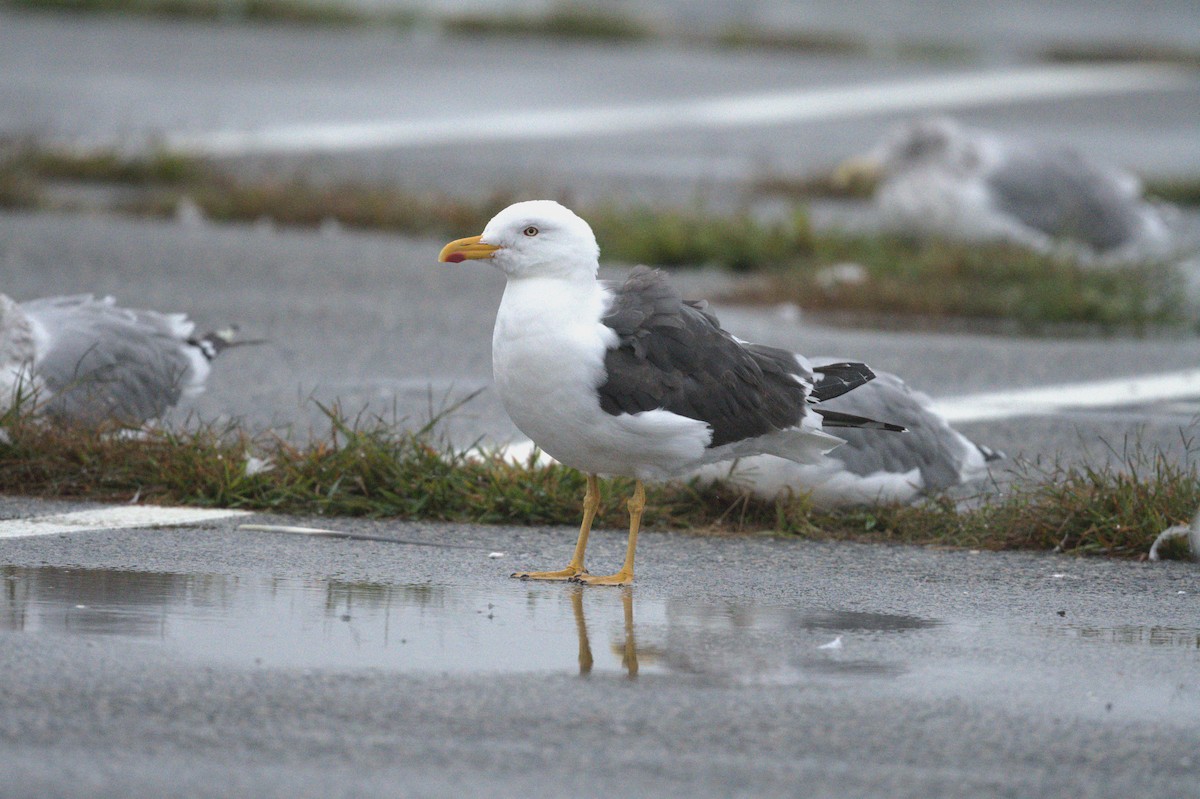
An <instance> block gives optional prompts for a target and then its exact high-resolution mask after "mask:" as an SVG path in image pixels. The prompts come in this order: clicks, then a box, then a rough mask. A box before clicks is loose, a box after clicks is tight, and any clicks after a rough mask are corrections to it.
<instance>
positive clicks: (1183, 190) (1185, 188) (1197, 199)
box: [1145, 176, 1200, 206]
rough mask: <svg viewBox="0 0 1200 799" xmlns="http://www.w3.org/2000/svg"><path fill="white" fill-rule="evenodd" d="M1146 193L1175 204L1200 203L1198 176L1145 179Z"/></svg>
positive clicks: (1199, 181)
mask: <svg viewBox="0 0 1200 799" xmlns="http://www.w3.org/2000/svg"><path fill="white" fill-rule="evenodd" d="M1145 183H1146V195H1147V196H1149V197H1154V198H1157V199H1159V200H1165V201H1166V202H1169V203H1175V204H1176V205H1190V206H1194V205H1200V176H1192V177H1178V178H1158V179H1153V180H1147V181H1145Z"/></svg>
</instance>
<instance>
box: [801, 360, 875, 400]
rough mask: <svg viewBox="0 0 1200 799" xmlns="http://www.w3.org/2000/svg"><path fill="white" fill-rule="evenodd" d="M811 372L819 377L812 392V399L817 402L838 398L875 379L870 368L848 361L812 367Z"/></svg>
mask: <svg viewBox="0 0 1200 799" xmlns="http://www.w3.org/2000/svg"><path fill="white" fill-rule="evenodd" d="M813 372H814V373H815V374H816V375H819V376H820V377H819V378H818V379H817V381H816V382H815V383H814V384H813V390H812V397H813V399H815V400H817V401H818V402H824V401H825V400H831V399H833V398H834V397H840V396H842V395H843V394H845V393H846V392H848V391H853V390H854V389H856V388H858V387H859V386H862V385H865V384H867V383H869V382H871V381H872V380H874V379H875V373H874V372H872V371H871V367H869V366H867V365H866V364H865V363H856V362H850V361H846V362H843V363H830V364H823V365H821V366H814V367H813Z"/></svg>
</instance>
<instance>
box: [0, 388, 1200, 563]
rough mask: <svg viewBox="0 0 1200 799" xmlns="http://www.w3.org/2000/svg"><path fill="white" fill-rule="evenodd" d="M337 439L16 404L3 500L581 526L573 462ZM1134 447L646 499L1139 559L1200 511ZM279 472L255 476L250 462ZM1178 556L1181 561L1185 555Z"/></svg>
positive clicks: (340, 422)
mask: <svg viewBox="0 0 1200 799" xmlns="http://www.w3.org/2000/svg"><path fill="white" fill-rule="evenodd" d="M325 411H326V415H327V418H328V421H329V427H328V430H327V431H326V432H325V433H324V434H322V435H318V436H315V437H313V438H312V439H311V440H310V441H308V442H307V443H304V444H296V443H294V442H290V441H287V440H284V439H282V438H279V437H276V436H271V435H252V434H251V433H249V432H247V431H245V430H242V429H239V428H237V427H226V428H220V429H218V428H213V427H210V426H199V427H198V428H197V429H193V430H191V431H188V432H178V431H155V432H149V433H142V434H139V435H136V436H133V435H128V434H124V433H122V432H120V431H117V430H116V429H113V428H110V429H106V430H105V429H101V430H96V429H82V428H64V427H61V426H51V425H48V424H44V423H42V422H40V421H39V420H38V419H36V418H34V417H32V416H31V415H30V414H28V413H25V412H23V411H22V410H20V409H17V410H11V411H9V412H8V413H7V414H5V415H4V416H3V417H0V427H3V428H4V429H5V431H6V433H7V435H6V436H5V437H4V439H3V440H2V441H0V491H2V492H6V493H19V494H22V495H32V496H40V497H56V498H79V499H90V500H104V501H128V500H130V499H131V498H134V497H137V498H139V499H140V500H141V501H147V502H163V503H177V504H187V505H200V506H220V507H233V508H245V509H252V510H262V511H270V512H276V513H294V514H328V515H345V516H369V517H383V518H397V519H413V520H416V519H421V520H436V521H458V522H477V523H491V524H506V523H510V524H558V525H574V524H577V523H578V515H579V512H580V499H581V497H582V495H583V490H584V481H583V478H582V477H581V475H580V474H579V473H578V472H576V471H574V470H572V469H568V468H566V467H563V466H551V467H548V468H539V467H535V466H534V465H533V464H532V463H513V462H511V461H507V460H505V459H504V458H502V457H499V456H498V455H493V456H485V457H468V456H466V455H464V454H462V453H459V452H456V451H454V450H452V449H451V448H450V447H449V446H447V445H446V444H445V443H444V442H443V441H441V440H440V439H439V438H438V436H437V434H436V432H435V426H436V421H435V422H431V423H430V424H428V425H425V426H423V427H421V428H419V429H404V428H400V427H398V426H396V425H394V424H388V423H385V422H383V421H381V420H379V419H373V418H372V419H363V418H357V419H348V418H345V417H343V416H342V415H341V414H340V413H339V411H338V409H337V408H328V409H325ZM1187 449H1188V453H1189V454H1188V457H1186V458H1185V459H1184V462H1183V463H1181V462H1180V461H1179V460H1178V459H1171V458H1169V457H1167V456H1165V455H1163V454H1161V453H1156V452H1145V451H1144V450H1143V449H1142V448H1141V447H1139V446H1137V445H1136V444H1134V445H1130V446H1129V447H1128V448H1127V450H1126V451H1125V452H1123V453H1121V456H1122V461H1121V465H1120V466H1110V465H1104V466H1099V467H1092V466H1088V465H1072V466H1063V465H1057V464H1055V465H1052V466H1033V465H1028V464H1024V465H1018V466H1017V471H1018V474H1017V475H1016V479H1015V480H1014V481H1013V482H1012V486H1013V487H1012V488H1009V489H1006V490H1005V492H1004V493H997V492H994V491H993V492H989V493H987V494H985V495H983V496H981V497H980V498H978V499H977V501H976V502H973V503H971V504H972V507H971V508H970V509H965V510H964V509H960V508H959V507H958V506H957V505H956V503H955V502H953V501H951V500H949V499H947V498H934V499H932V500H931V501H929V502H927V503H924V504H921V505H916V506H902V505H896V506H882V507H875V508H868V509H857V510H844V511H836V512H829V511H820V512H818V511H815V510H814V509H813V508H812V507H811V504H810V503H809V502H808V500H807V498H806V497H804V496H795V497H787V498H781V499H779V500H777V501H773V502H768V501H763V500H759V499H755V498H753V497H750V496H748V495H745V494H742V493H739V492H737V491H734V490H731V489H730V488H728V487H723V486H715V487H711V488H704V489H701V488H698V487H695V486H689V485H680V484H671V485H662V486H653V487H651V489H650V490H649V506H648V508H647V513H646V517H645V524H646V526H647V528H650V529H654V528H657V529H664V528H669V529H688V530H693V531H699V532H719V533H726V534H728V533H753V532H763V531H771V532H775V533H780V534H788V535H798V536H802V537H805V538H812V539H828V540H854V541H867V542H890V543H904V544H924V545H937V546H950V547H969V548H978V549H1028V550H1056V551H1061V552H1072V553H1078V554H1102V555H1112V556H1120V557H1134V556H1139V555H1142V554H1144V553H1145V552H1146V551H1147V550H1148V549H1149V546H1150V544H1151V542H1152V541H1153V540H1154V537H1155V536H1156V535H1157V534H1158V533H1159V532H1160V531H1161V530H1162V529H1164V528H1165V527H1168V526H1170V525H1171V524H1175V523H1180V522H1184V521H1186V520H1187V519H1189V518H1190V517H1191V516H1192V514H1193V513H1194V511H1195V508H1196V507H1197V506H1198V505H1200V474H1198V473H1197V470H1196V466H1195V464H1194V462H1193V459H1192V458H1191V452H1192V447H1191V446H1190V444H1189V446H1188V447H1187ZM249 455H253V456H255V457H256V458H263V459H266V460H267V461H268V462H269V463H270V464H271V468H269V469H267V470H265V471H255V470H254V469H248V468H247V462H248V461H247V458H248V456H249ZM602 486H603V487H602V494H603V497H602V508H601V512H600V515H599V522H598V523H599V524H601V525H604V526H608V527H618V528H619V527H622V526H624V525H625V524H626V518H625V509H624V500H625V499H626V498H627V497H628V496H629V494H630V493H631V491H632V484H631V482H630V481H628V480H623V479H618V480H611V481H610V480H605V481H602ZM1177 554H1178V553H1177Z"/></svg>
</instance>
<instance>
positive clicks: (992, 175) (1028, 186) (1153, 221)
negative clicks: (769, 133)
mask: <svg viewBox="0 0 1200 799" xmlns="http://www.w3.org/2000/svg"><path fill="white" fill-rule="evenodd" d="M835 177H836V179H837V180H838V181H839V182H843V183H850V182H853V181H856V180H862V179H867V180H871V181H875V182H877V187H876V190H875V201H876V204H877V205H878V207H879V209H880V211H881V212H882V214H883V215H884V217H885V219H886V220H887V222H888V224H889V225H890V226H895V227H897V228H900V229H902V230H905V231H915V232H921V233H935V234H940V235H947V236H952V237H957V238H964V239H968V240H988V239H993V240H994V239H1001V240H1008V241H1014V242H1017V243H1019V244H1022V245H1025V246H1027V247H1031V248H1033V249H1035V250H1038V251H1041V252H1050V251H1054V250H1056V249H1058V248H1059V247H1060V246H1061V245H1062V244H1063V243H1064V242H1065V243H1067V246H1068V247H1072V248H1073V250H1074V252H1075V254H1077V255H1083V256H1085V257H1095V256H1102V257H1104V258H1105V259H1106V260H1111V261H1123V260H1136V259H1143V260H1144V259H1151V258H1161V257H1164V256H1166V255H1168V254H1169V250H1170V248H1171V241H1172V232H1171V225H1170V224H1169V217H1170V214H1169V213H1168V210H1169V208H1168V207H1167V206H1163V205H1161V204H1154V203H1150V202H1147V201H1146V200H1144V199H1143V198H1142V186H1141V183H1140V181H1139V180H1138V179H1137V178H1136V177H1134V176H1133V175H1130V174H1128V173H1126V172H1123V171H1121V170H1119V169H1116V168H1113V167H1108V166H1103V165H1100V164H1097V163H1094V162H1092V161H1090V160H1089V159H1088V158H1086V157H1085V156H1084V155H1083V154H1082V153H1080V152H1079V151H1078V150H1076V149H1074V148H1072V147H1069V146H1065V145H1047V144H1041V143H1037V142H1033V141H1029V140H1025V139H1021V138H1016V137H1005V136H1000V135H998V134H994V133H990V132H986V131H976V130H970V129H967V128H964V127H962V126H961V125H959V124H958V123H957V122H955V121H954V120H952V119H947V118H944V117H935V118H928V119H921V120H918V121H914V122H908V123H905V124H901V125H897V126H896V127H894V128H893V129H892V130H891V131H890V132H888V133H887V134H886V135H885V136H884V138H883V139H882V140H881V141H880V142H879V144H878V145H876V146H875V147H874V149H872V150H871V151H870V153H868V154H867V155H866V156H862V157H859V158H853V159H850V160H848V161H846V162H844V163H843V164H842V165H841V166H840V167H838V170H837V172H836V174H835Z"/></svg>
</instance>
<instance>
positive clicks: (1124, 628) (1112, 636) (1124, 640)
mask: <svg viewBox="0 0 1200 799" xmlns="http://www.w3.org/2000/svg"><path fill="white" fill-rule="evenodd" d="M1039 629H1040V630H1042V632H1044V633H1045V634H1046V635H1055V636H1067V637H1071V638H1078V639H1081V640H1084V641H1097V642H1100V643H1104V644H1124V645H1129V646H1154V647H1181V648H1183V649H1200V629H1185V628H1182V627H1164V626H1160V625H1139V624H1120V625H1116V626H1114V627H1094V626H1088V625H1078V624H1062V625H1050V626H1046V625H1041V626H1039Z"/></svg>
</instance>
